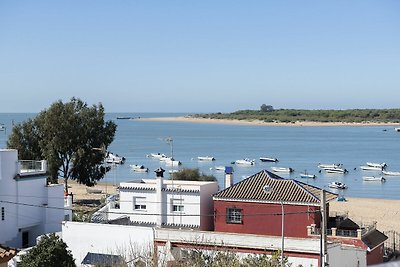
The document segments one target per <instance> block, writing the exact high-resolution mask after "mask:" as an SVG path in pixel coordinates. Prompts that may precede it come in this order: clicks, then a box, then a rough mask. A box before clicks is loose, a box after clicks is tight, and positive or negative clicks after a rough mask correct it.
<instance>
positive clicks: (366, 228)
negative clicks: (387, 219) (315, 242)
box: [307, 223, 376, 239]
mask: <svg viewBox="0 0 400 267" xmlns="http://www.w3.org/2000/svg"><path fill="white" fill-rule="evenodd" d="M375 229H376V223H373V224H370V225H362V226H360V228H359V229H356V230H343V229H337V228H335V227H332V228H329V229H327V230H326V235H327V236H331V237H343V238H349V237H350V238H357V239H361V238H362V237H364V236H365V235H367V234H368V233H369V232H371V231H373V230H375ZM307 233H308V236H312V235H318V236H319V235H321V228H317V227H316V225H315V224H312V225H310V226H307Z"/></svg>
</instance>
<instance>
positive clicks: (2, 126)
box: [0, 123, 6, 131]
mask: <svg viewBox="0 0 400 267" xmlns="http://www.w3.org/2000/svg"><path fill="white" fill-rule="evenodd" d="M5 130H6V126H4V124H3V123H0V131H5Z"/></svg>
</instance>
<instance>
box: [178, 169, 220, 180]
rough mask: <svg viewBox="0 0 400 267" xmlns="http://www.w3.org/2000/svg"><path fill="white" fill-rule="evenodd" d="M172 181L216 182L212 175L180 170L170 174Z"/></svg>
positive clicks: (197, 171) (196, 170)
mask: <svg viewBox="0 0 400 267" xmlns="http://www.w3.org/2000/svg"><path fill="white" fill-rule="evenodd" d="M172 180H183V181H216V180H217V179H216V178H215V177H214V176H213V175H205V174H202V173H200V171H199V169H182V170H180V171H179V172H175V173H173V174H172Z"/></svg>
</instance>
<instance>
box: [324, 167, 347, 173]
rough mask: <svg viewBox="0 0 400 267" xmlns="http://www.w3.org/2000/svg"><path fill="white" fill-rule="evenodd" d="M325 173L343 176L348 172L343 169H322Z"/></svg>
mask: <svg viewBox="0 0 400 267" xmlns="http://www.w3.org/2000/svg"><path fill="white" fill-rule="evenodd" d="M324 170H325V171H326V172H327V173H338V174H345V173H348V171H347V170H346V169H344V168H324Z"/></svg>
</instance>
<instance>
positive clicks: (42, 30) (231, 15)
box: [0, 0, 400, 112]
mask: <svg viewBox="0 0 400 267" xmlns="http://www.w3.org/2000/svg"><path fill="white" fill-rule="evenodd" d="M0 92H1V95H0V112H39V111H41V110H43V109H45V108H47V107H48V106H50V104H51V103H53V102H55V101H57V100H59V99H61V100H63V101H68V100H69V99H70V98H71V97H73V96H75V97H79V98H81V99H82V100H84V101H86V102H87V103H88V104H90V105H91V104H97V103H99V102H101V103H103V105H104V106H105V109H106V112H218V111H220V112H231V111H236V110H239V109H259V107H260V106H261V104H264V103H265V104H267V105H272V106H274V107H275V108H304V109H349V108H399V107H400V1H397V0H392V1H387V0H379V1H378V0H360V1H353V0H352V1H349V0H343V1H340V0H339V1H337V0H335V1H320V0H318V1H312V0H311V1H308V0H307V1H306V0H304V1H300V0H292V1H285V0H275V1H267V0H260V1H256V0H248V1H244V0H243V1H236V0H226V1H224V0H210V1H207V0H201V1H188V0H180V1H174V0H168V1H165V0H160V1H152V0H141V1H139V0H137V1H134V0H108V1H102V0H92V1H89V0H68V1H54V0H48V1H41V0H35V1H32V0H26V1H15V0H1V1H0Z"/></svg>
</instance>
